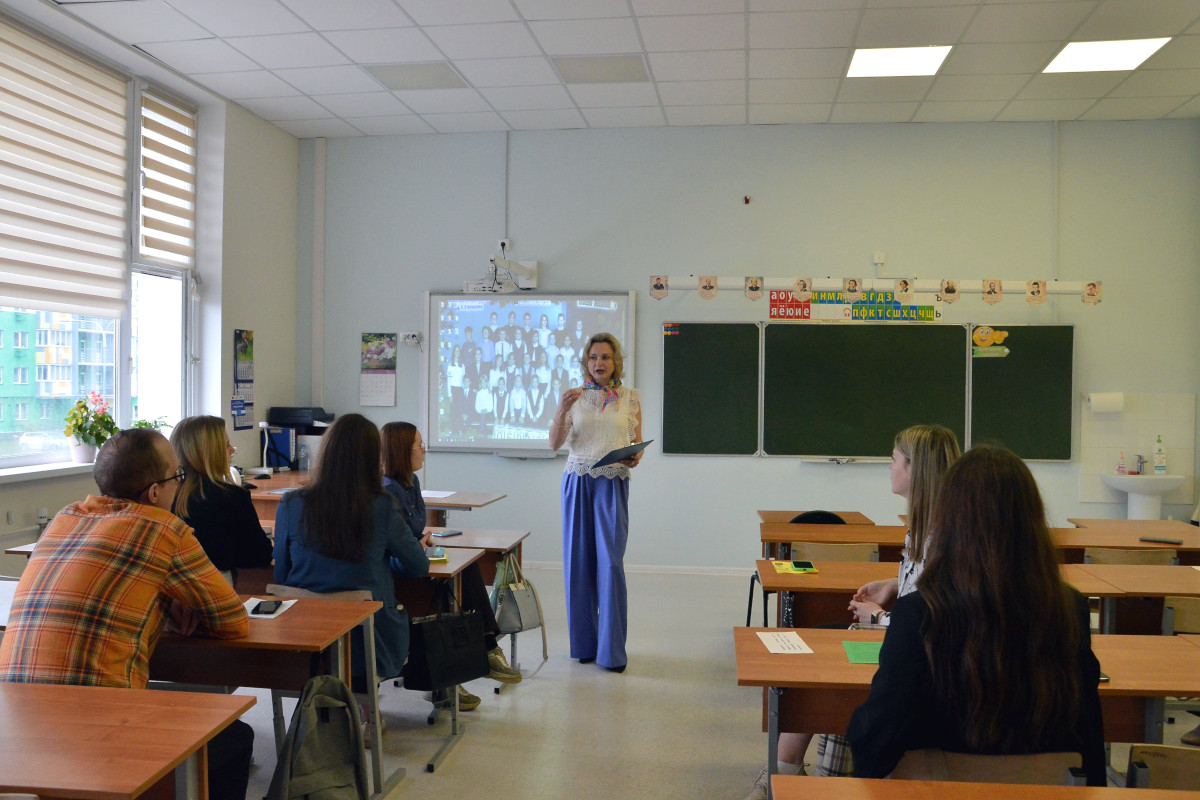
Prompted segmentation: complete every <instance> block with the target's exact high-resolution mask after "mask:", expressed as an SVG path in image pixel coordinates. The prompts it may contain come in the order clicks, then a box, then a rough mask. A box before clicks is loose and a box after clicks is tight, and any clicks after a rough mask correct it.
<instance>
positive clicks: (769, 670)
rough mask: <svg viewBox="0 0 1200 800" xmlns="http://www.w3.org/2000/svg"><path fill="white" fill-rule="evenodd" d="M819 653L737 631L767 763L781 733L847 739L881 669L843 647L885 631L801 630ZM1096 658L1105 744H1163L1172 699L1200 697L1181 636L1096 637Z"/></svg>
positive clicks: (1198, 654) (1198, 650)
mask: <svg viewBox="0 0 1200 800" xmlns="http://www.w3.org/2000/svg"><path fill="white" fill-rule="evenodd" d="M794 630H795V631H796V633H797V634H798V635H799V636H800V638H801V639H803V640H804V642H805V643H806V644H808V646H809V647H811V648H812V650H813V652H812V653H806V654H778V653H770V652H768V651H767V648H766V646H765V645H764V644H763V643H762V641H761V640H760V639H759V638H758V636H757V634H758V633H759V632H760V631H765V632H778V631H779V629H778V628H775V629H772V628H734V629H733V640H734V650H735V658H736V662H737V682H738V685H739V686H761V687H764V688H765V689H766V704H765V709H764V714H763V717H764V719H763V727H764V729H765V730H766V731H767V764H768V765H774V764H775V759H776V756H777V754H778V744H779V733H780V732H781V731H795V732H807V733H813V732H819V733H845V732H846V727H847V725H849V723H850V715H851V714H852V713H853V712H854V709H856V708H858V706H859V705H861V704H862V702H863V701H864V700H866V699H867V694H868V693H869V691H870V688H871V678H872V677H873V676H874V675H875V670H876V667H877V665H875V664H851V663H850V662H849V660H848V659H847V657H846V651H845V649H844V648H843V647H842V642H843V641H882V640H883V635H884V631H879V630H870V631H850V630H830V629H821V628H800V629H794ZM1092 652H1094V653H1095V654H1096V658H1098V659H1099V660H1100V669H1101V670H1102V671H1103V672H1104V673H1106V674H1107V675H1108V676H1109V678H1110V679H1109V680H1108V681H1107V682H1105V683H1101V684H1100V704H1101V709H1102V713H1103V717H1104V738H1105V740H1107V741H1110V742H1148V743H1161V742H1162V731H1163V705H1164V700H1165V698H1167V697H1194V696H1196V695H1200V647H1197V646H1196V645H1195V644H1193V643H1191V642H1188V641H1185V640H1184V637H1181V636H1093V637H1092Z"/></svg>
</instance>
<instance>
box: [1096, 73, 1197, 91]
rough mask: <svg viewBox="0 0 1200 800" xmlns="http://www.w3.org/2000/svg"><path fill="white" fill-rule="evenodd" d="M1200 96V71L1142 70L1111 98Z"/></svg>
mask: <svg viewBox="0 0 1200 800" xmlns="http://www.w3.org/2000/svg"><path fill="white" fill-rule="evenodd" d="M1194 94H1200V69H1140V70H1138V71H1137V72H1135V73H1133V74H1132V75H1130V76H1129V77H1128V78H1126V79H1125V81H1124V82H1123V83H1121V85H1120V86H1118V87H1117V88H1115V89H1113V91H1112V94H1110V95H1109V97H1181V96H1188V97H1190V96H1191V95H1194Z"/></svg>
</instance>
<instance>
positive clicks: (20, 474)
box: [0, 461, 92, 486]
mask: <svg viewBox="0 0 1200 800" xmlns="http://www.w3.org/2000/svg"><path fill="white" fill-rule="evenodd" d="M91 474H92V465H91V464H76V463H74V462H72V461H59V462H55V463H53V464H30V465H28V466H24V467H8V468H7V469H0V486H2V485H4V484H6V483H22V482H24V481H39V480H45V479H46V478H65V477H71V476H75V475H91Z"/></svg>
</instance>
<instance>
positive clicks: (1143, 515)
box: [1100, 473, 1187, 519]
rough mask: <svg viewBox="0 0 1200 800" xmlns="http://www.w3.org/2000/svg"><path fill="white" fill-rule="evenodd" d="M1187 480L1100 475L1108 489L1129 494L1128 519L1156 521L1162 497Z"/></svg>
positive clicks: (1179, 478)
mask: <svg viewBox="0 0 1200 800" xmlns="http://www.w3.org/2000/svg"><path fill="white" fill-rule="evenodd" d="M1185 480H1187V476H1186V475H1155V474H1153V473H1151V474H1149V475H1116V474H1107V475H1101V476H1100V481H1101V482H1102V483H1103V484H1104V485H1105V486H1107V487H1109V488H1110V489H1116V490H1117V491H1120V492H1126V493H1128V494H1129V511H1128V512H1127V514H1126V516H1127V517H1128V518H1129V519H1158V518H1159V517H1160V516H1161V514H1162V496H1163V495H1164V494H1166V493H1167V492H1170V491H1174V490H1175V489H1178V488H1179V487H1180V486H1182V485H1183V482H1184V481H1185Z"/></svg>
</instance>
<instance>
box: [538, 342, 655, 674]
mask: <svg viewBox="0 0 1200 800" xmlns="http://www.w3.org/2000/svg"><path fill="white" fill-rule="evenodd" d="M583 352H584V353H585V356H584V357H583V358H582V359H580V366H581V367H582V368H583V372H584V375H585V376H586V378H585V380H584V383H583V386H582V387H580V388H572V389H568V390H566V391H565V392H563V394H562V399H561V400H560V401H559V404H558V410H557V411H556V412H555V414H554V419H553V421H552V422H551V423H550V448H551V449H552V450H557V449H559V448H560V447H562V446H563V445H564V444H565V445H566V446H567V450H568V452H567V466H566V470H565V471H564V473H563V480H562V512H563V567H564V572H565V575H566V587H567V627H568V630H569V633H570V640H571V658H577V659H579V661H580V663H583V664H587V663H589V662H591V661H595V662H596V663H598V664H599V665H600V666H602V667H604V668H605V669H608V670H611V671H613V672H624V671H625V665H626V663H627V661H628V659H627V658H626V655H625V635H626V631H627V628H628V624H627V623H628V618H629V604H628V600H627V598H626V590H625V543H626V541H627V540H628V538H629V470H630V469H632V468H633V467H636V466H637V465H638V462H639V461H641V458H642V454H641V453H638V454H637V455H636V456H634V457H633V458H628V459H626V460H624V461H621V462H620V463H618V464H611V465H608V466H604V467H600V468H599V469H593V468H592V465H593V464H595V463H596V462H597V461H599V460H600V459H601V458H602V457H603V456H604V455H606V454H607V453H608V452H609V451H610V450H614V449H616V448H618V447H624V446H625V445H628V444H633V443H634V442H640V441H641V440H642V408H641V393H640V392H638V391H637V390H636V389H632V388H630V387H628V386H623V385H621V377H622V375H623V366H624V362H623V359H622V356H621V345H620V343H619V342H617V340H616V338H615V337H614V336H613V335H612V334H611V333H598V334H596V335H595V336H593V337H591V339H589V340H588V342H587V347H586V348H584V351H583Z"/></svg>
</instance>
